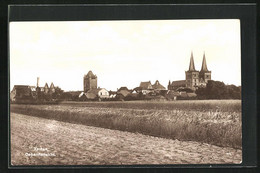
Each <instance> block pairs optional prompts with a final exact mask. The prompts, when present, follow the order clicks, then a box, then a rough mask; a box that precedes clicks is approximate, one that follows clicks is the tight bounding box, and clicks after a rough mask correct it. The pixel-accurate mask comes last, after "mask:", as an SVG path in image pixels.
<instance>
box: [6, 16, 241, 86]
mask: <svg viewBox="0 0 260 173" xmlns="http://www.w3.org/2000/svg"><path fill="white" fill-rule="evenodd" d="M60 28H62V29H60ZM240 51H241V50H240V23H239V20H180V21H176V20H159V21H100V22H97V21H88V22H86V21H85V22H11V24H10V90H11V89H12V88H13V86H14V85H32V86H36V79H37V77H40V82H39V85H40V86H44V85H45V83H48V84H49V85H50V84H51V82H53V83H54V85H55V86H59V87H60V88H61V89H63V90H64V91H82V90H83V77H84V75H85V74H87V73H88V71H90V70H91V71H93V73H94V74H96V75H97V77H98V82H97V85H98V87H101V88H106V89H107V90H117V89H118V88H120V87H122V86H126V87H128V88H129V89H133V88H135V87H137V86H139V84H140V82H145V81H151V83H154V82H155V81H156V80H158V81H159V82H160V83H161V84H162V85H163V86H164V87H166V88H167V85H168V82H169V80H170V81H176V80H185V71H187V70H188V68H189V61H190V56H191V52H193V56H194V63H195V68H196V70H198V71H199V70H200V69H201V63H202V58H203V54H204V52H205V56H206V60H207V66H208V69H209V70H210V71H212V80H218V81H223V82H224V83H225V84H234V85H237V86H240V85H241V62H240V58H241V55H240Z"/></svg>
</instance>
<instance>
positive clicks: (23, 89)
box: [10, 85, 32, 102]
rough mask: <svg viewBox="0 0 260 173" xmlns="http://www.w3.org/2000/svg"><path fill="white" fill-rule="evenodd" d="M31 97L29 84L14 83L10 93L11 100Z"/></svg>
mask: <svg viewBox="0 0 260 173" xmlns="http://www.w3.org/2000/svg"><path fill="white" fill-rule="evenodd" d="M28 99H32V93H31V87H30V86H29V85H14V87H13V89H12V91H11V93H10V100H11V101H14V102H15V101H20V100H28Z"/></svg>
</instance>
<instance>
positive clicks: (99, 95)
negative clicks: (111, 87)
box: [85, 88, 109, 100]
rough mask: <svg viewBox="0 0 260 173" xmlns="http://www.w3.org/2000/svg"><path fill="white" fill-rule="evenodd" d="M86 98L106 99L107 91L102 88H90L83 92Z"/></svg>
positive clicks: (107, 96)
mask: <svg viewBox="0 0 260 173" xmlns="http://www.w3.org/2000/svg"><path fill="white" fill-rule="evenodd" d="M85 95H86V97H87V99H89V100H96V99H101V100H102V99H108V98H109V92H108V91H107V90H106V89H104V88H97V89H90V90H88V92H87V93H85Z"/></svg>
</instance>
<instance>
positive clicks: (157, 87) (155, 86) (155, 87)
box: [152, 80, 165, 90]
mask: <svg viewBox="0 0 260 173" xmlns="http://www.w3.org/2000/svg"><path fill="white" fill-rule="evenodd" d="M152 86H153V89H159V90H165V87H164V86H163V85H161V84H160V82H159V81H158V80H156V81H155V83H154V84H153V85H152Z"/></svg>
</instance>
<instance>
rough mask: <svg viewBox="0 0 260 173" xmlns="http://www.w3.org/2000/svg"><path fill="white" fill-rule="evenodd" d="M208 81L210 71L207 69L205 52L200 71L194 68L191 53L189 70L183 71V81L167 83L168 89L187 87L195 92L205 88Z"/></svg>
mask: <svg viewBox="0 0 260 173" xmlns="http://www.w3.org/2000/svg"><path fill="white" fill-rule="evenodd" d="M209 80H211V71H209V70H208V67H207V62H206V56H205V52H204V54H203V58H202V65H201V70H200V71H198V70H196V68H195V64H194V58H193V52H191V57H190V65H189V70H188V71H185V80H179V81H173V82H171V81H169V84H168V89H169V90H175V89H177V88H179V87H187V88H191V89H192V90H196V89H197V88H199V87H205V86H206V85H207V83H208V81H209Z"/></svg>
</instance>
